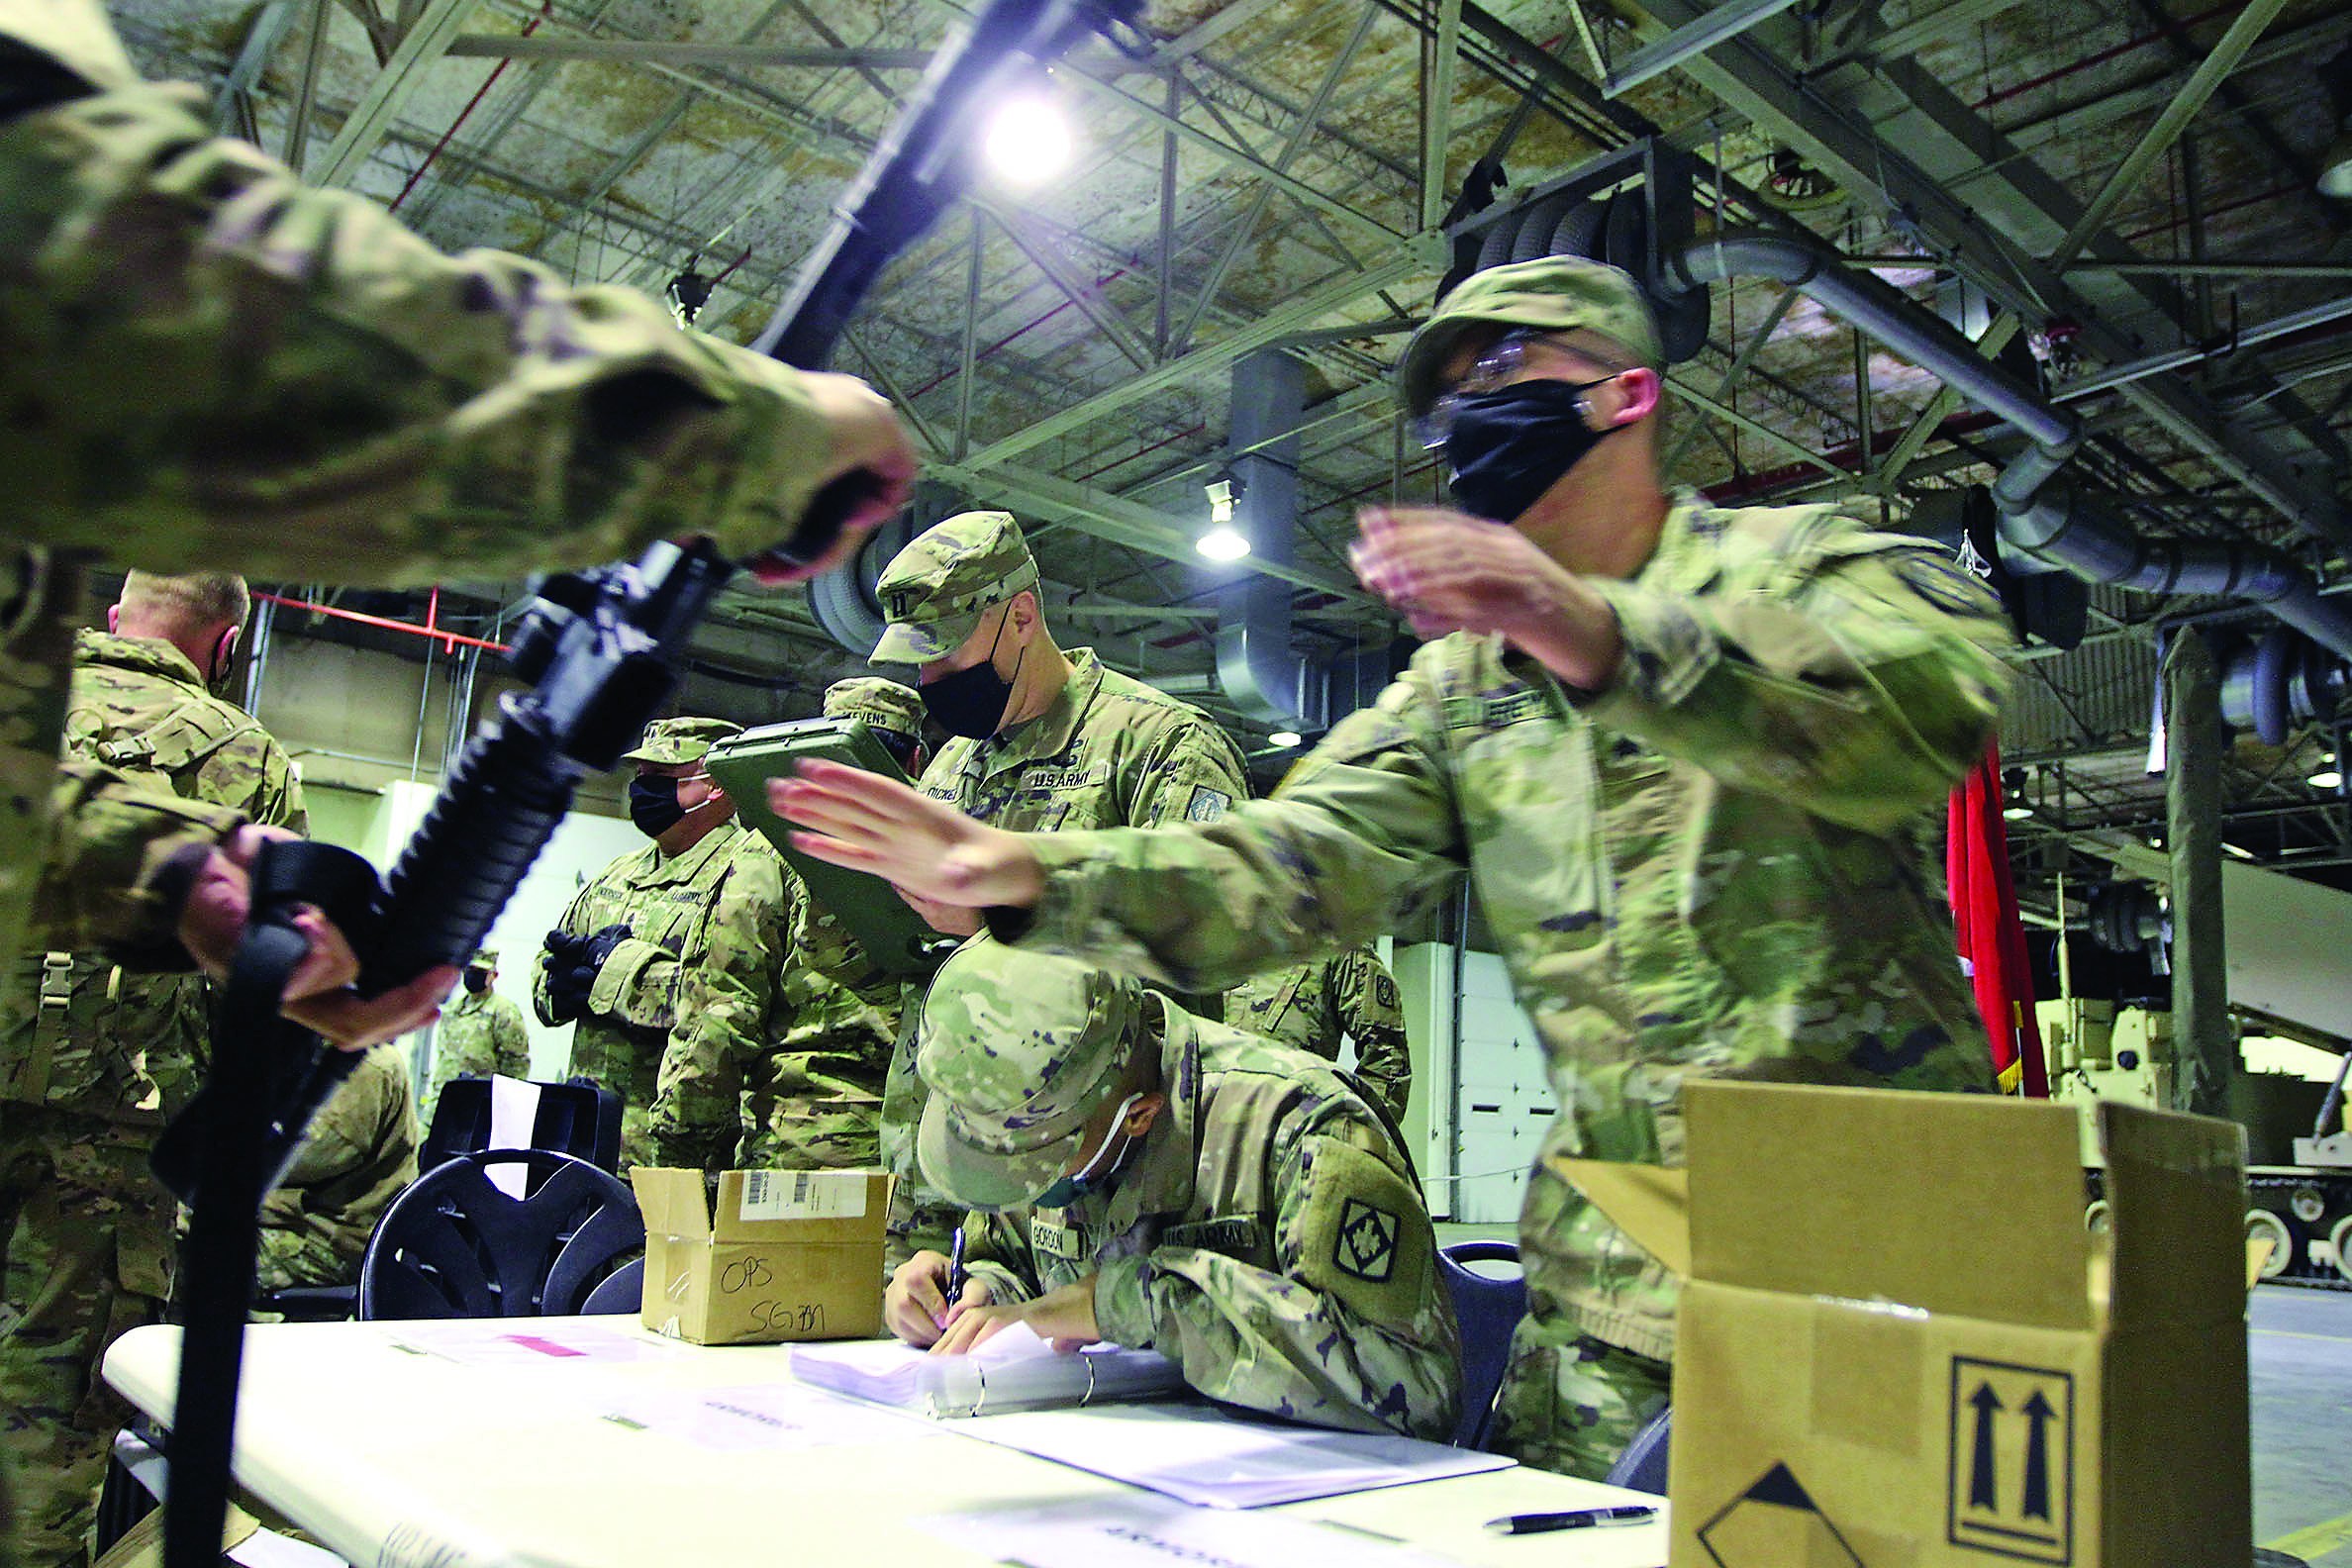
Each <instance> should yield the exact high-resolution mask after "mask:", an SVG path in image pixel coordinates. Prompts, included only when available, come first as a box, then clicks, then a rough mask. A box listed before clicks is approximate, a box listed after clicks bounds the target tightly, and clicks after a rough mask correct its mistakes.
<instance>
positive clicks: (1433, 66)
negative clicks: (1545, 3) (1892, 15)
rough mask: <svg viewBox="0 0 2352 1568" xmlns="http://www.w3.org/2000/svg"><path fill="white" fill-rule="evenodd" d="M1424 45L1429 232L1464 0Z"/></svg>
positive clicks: (1442, 8)
mask: <svg viewBox="0 0 2352 1568" xmlns="http://www.w3.org/2000/svg"><path fill="white" fill-rule="evenodd" d="M1784 3H1785V0H1784ZM1424 47H1425V48H1426V49H1428V51H1429V52H1428V53H1427V55H1426V56H1425V57H1426V58H1427V60H1428V62H1429V64H1428V74H1427V76H1426V78H1425V79H1424V81H1423V83H1422V87H1423V91H1422V95H1421V228H1422V229H1423V230H1424V231H1426V230H1430V229H1434V228H1436V227H1437V224H1438V221H1439V220H1440V219H1442V218H1443V217H1444V216H1445V149H1446V145H1447V144H1448V143H1449V142H1451V141H1452V140H1453V135H1452V133H1453V96H1454V63H1455V61H1456V60H1458V59H1459V58H1460V57H1461V52H1462V0H1437V31H1436V34H1435V35H1434V37H1433V38H1431V39H1428V40H1426V41H1425V43H1424Z"/></svg>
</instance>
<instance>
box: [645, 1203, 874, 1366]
mask: <svg viewBox="0 0 2352 1568" xmlns="http://www.w3.org/2000/svg"><path fill="white" fill-rule="evenodd" d="M629 1179H630V1182H631V1183H632V1185H634V1186H635V1187H636V1188H637V1207H638V1208H639V1209H640V1210H642V1211H643V1212H644V1216H645V1294H644V1307H643V1322H644V1324H645V1326H646V1327H648V1328H651V1329H653V1330H654V1331H655V1332H657V1333H664V1334H668V1335H669V1336H671V1337H672V1338H675V1339H691V1340H693V1341H694V1342H695V1343H696V1344H772V1343H774V1342H776V1341H778V1340H783V1339H862V1338H870V1337H872V1336H873V1335H875V1334H878V1333H880V1332H881V1331H882V1224H883V1221H884V1220H885V1219H886V1218H887V1217H888V1215H889V1213H890V1178H889V1176H887V1175H886V1174H884V1173H883V1172H881V1171H863V1170H838V1171H729V1172H727V1173H726V1174H725V1175H723V1176H721V1177H720V1178H719V1196H718V1200H717V1201H716V1203H714V1202H712V1201H711V1200H710V1199H709V1197H708V1196H707V1193H708V1188H707V1186H706V1184H705V1183H704V1180H703V1173H702V1172H701V1171H699V1170H662V1169H651V1168H648V1167H646V1166H642V1165H640V1166H638V1167H637V1169H636V1170H633V1171H631V1172H630V1173H629Z"/></svg>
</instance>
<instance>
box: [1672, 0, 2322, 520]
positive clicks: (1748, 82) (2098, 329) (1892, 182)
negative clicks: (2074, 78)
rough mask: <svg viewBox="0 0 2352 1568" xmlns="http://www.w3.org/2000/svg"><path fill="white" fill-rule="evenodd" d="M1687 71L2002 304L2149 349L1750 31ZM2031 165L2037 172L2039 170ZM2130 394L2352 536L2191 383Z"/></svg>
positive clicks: (1916, 96)
mask: <svg viewBox="0 0 2352 1568" xmlns="http://www.w3.org/2000/svg"><path fill="white" fill-rule="evenodd" d="M1647 9H1648V10H1649V12H1650V13H1651V14H1652V15H1653V16H1655V17H1657V18H1658V19H1659V20H1660V21H1661V22H1664V23H1668V24H1677V23H1681V22H1687V21H1690V20H1692V19H1693V18H1694V17H1696V16H1698V15H1700V14H1701V13H1700V12H1699V11H1698V8H1697V7H1696V6H1695V5H1693V4H1692V3H1691V0H1648V4H1647ZM1907 64H1908V62H1907ZM1684 68H1685V70H1686V71H1688V72H1689V73H1690V74H1691V75H1692V76H1693V77H1694V78H1695V79H1696V80H1698V81H1699V82H1700V84H1701V85H1702V86H1705V87H1706V88H1708V89H1709V90H1710V91H1711V92H1713V93H1714V94H1715V96H1716V97H1718V98H1720V99H1721V100H1722V101H1723V102H1724V103H1725V104H1726V105H1728V106H1729V107H1730V108H1731V109H1733V110H1734V111H1736V112H1738V113H1739V114H1742V115H1744V116H1746V117H1747V118H1748V120H1749V121H1750V122H1751V123H1753V124H1755V125H1756V126H1758V127H1759V128H1762V129H1764V130H1766V131H1768V132H1770V133H1774V134H1777V135H1779V136H1781V137H1782V138H1784V139H1785V140H1787V141H1788V142H1790V143H1791V144H1792V145H1793V146H1795V147H1798V148H1799V149H1800V150H1801V151H1802V152H1804V154H1805V155H1806V156H1807V158H1808V159H1810V160H1811V161H1813V163H1814V164H1816V165H1817V166H1819V167H1821V168H1823V169H1824V170H1826V171H1827V172H1828V173H1829V174H1830V175H1831V177H1833V178H1835V179H1837V180H1839V181H1840V182H1841V183H1843V184H1845V185H1846V186H1848V187H1849V188H1850V189H1855V190H1876V191H1879V192H1880V193H1882V195H1883V196H1884V197H1885V199H1886V200H1887V202H1888V203H1889V204H1890V205H1891V206H1894V207H1897V208H1901V209H1903V210H1905V211H1907V212H1909V213H1911V215H1912V216H1913V218H1914V220H1915V222H1916V224H1917V226H1918V228H1919V230H1920V231H1921V232H1922V233H1924V234H1925V235H1927V236H1929V237H1930V240H1931V243H1932V245H1934V247H1935V248H1937V249H1939V250H1941V251H1943V252H1945V253H1947V254H1948V255H1949V256H1950V257H1951V259H1952V261H1953V262H1954V264H1955V265H1956V266H1957V267H1958V268H1959V270H1961V271H1962V272H1963V273H1964V274H1966V275H1968V276H1970V277H1971V278H1972V279H1974V280H1975V281H1976V282H1977V283H1978V284H1979V285H1980V286H1981V287H1983V288H1984V289H1985V291H1986V292H1987V293H1988V294H1989V295H1991V296H1992V297H1993V298H1994V299H1995V301H1996V302H1998V303H2000V304H2002V305H2003V306H2005V307H2007V308H2009V309H2010V310H2015V311H2018V312H2019V313H2020V314H2023V315H2025V316H2027V317H2028V319H2033V320H2041V319H2045V318H2046V317H2048V316H2051V315H2058V314H2065V315H2071V316H2073V317H2075V318H2076V319H2077V320H2079V321H2081V322H2082V323H2083V325H2084V337H2085V339H2086V340H2087V343H2088V346H2089V347H2090V348H2091V349H2092V350H2093V351H2094V352H2095V353H2097V354H2099V355H2100V356H2101V357H2102V358H2105V359H2108V360H2112V361H2116V362H2121V361H2125V360H2129V359H2133V358H2137V357H2139V356H2140V354H2141V353H2142V352H2144V348H2143V347H2142V345H2140V344H2138V343H2134V342H2133V341H2132V340H2131V339H2130V338H2129V337H2128V336H2126V335H2125V334H2124V333H2123V332H2121V331H2119V330H2118V329H2117V328H2116V327H2115V326H2114V325H2113V324H2111V323H2109V322H2108V321H2107V320H2106V319H2105V317H2104V316H2103V314H2102V312H2101V311H2100V310H2099V309H2098V308H2096V307H2095V306H2094V305H2092V304H2091V303H2090V302H2089V301H2087V300H2084V299H2083V298H2082V297H2080V296H2079V295H2078V294H2076V293H2075V291H2074V290H2073V289H2071V288H2070V287H2069V286H2068V285H2067V282H2066V279H2065V277H2064V276H2063V275H2061V274H2060V273H2059V272H2058V271H2057V270H2056V269H2054V268H2052V267H2049V266H2047V265H2045V264H2044V263H2042V262H2041V261H2040V260H2039V259H2038V258H2037V257H2036V256H2034V255H2032V254H2029V253H2027V252H2026V251H2025V250H2024V249H2022V248H2021V247H2020V246H2019V245H2017V244H2016V243H2015V242H2014V241H2013V240H2012V239H2010V238H2009V237H2007V236H2003V235H2000V234H1997V233H1996V232H1995V231H1993V230H1992V229H1990V228H1988V227H1987V226H1986V224H1985V223H1984V221H1983V219H1982V218H1981V216H1980V215H1979V213H1978V211H1977V210H1976V208H1975V206H1974V205H1972V204H1971V203H1969V202H1967V201H1965V200H1963V199H1962V198H1961V197H1959V196H1957V195H1955V194H1953V192H1952V191H1951V189H1950V188H1949V182H1948V181H1947V180H1940V179H1937V178H1933V177H1930V176H1929V175H1928V174H1927V173H1926V172H1925V171H1924V170H1922V169H1921V168H1920V167H1919V166H1918V165H1917V164H1916V163H1914V162H1913V161H1912V160H1911V158H1909V157H1907V156H1906V155H1905V154H1904V153H1903V152H1902V151H1901V150H1899V149H1898V148H1896V147H1890V146H1889V145H1887V143H1886V142H1884V141H1883V140H1882V139H1880V138H1879V137H1877V136H1875V135H1873V134H1872V133H1871V132H1869V131H1868V130H1866V129H1864V128H1862V127H1859V126H1857V125H1855V124H1854V123H1853V122H1852V121H1851V120H1849V119H1848V118H1847V112H1846V110H1845V109H1844V108H1843V107H1842V106H1840V105H1837V104H1835V103H1833V102H1832V101H1831V100H1830V99H1828V98H1827V97H1826V96H1825V95H1824V91H1823V88H1822V85H1821V84H1820V83H1818V82H1816V81H1813V80H1811V79H1809V80H1807V81H1805V82H1802V83H1801V82H1799V81H1797V80H1795V79H1794V78H1792V77H1791V76H1790V75H1789V73H1788V70H1787V68H1786V67H1785V66H1784V65H1783V64H1782V63H1781V62H1780V61H1778V60H1777V59H1775V58H1774V57H1773V56H1772V55H1771V54H1769V53H1768V52H1767V51H1765V50H1764V49H1762V47H1761V46H1759V45H1758V43H1757V42H1756V40H1755V39H1754V38H1753V37H1746V38H1739V39H1734V40H1732V41H1731V42H1730V43H1729V44H1727V45H1725V46H1723V47H1722V48H1721V49H1717V50H1715V52H1713V53H1711V54H1706V55H1702V56H1700V57H1699V58H1697V59H1694V60H1691V61H1690V62H1688V63H1687V64H1686V66H1685V67H1684ZM1896 75H1900V77H1901V79H1902V86H1903V90H1904V91H1905V92H1906V93H1907V94H1910V95H1911V96H1912V98H1913V100H1914V103H1915V104H1916V105H1918V106H1920V107H1923V108H1924V107H1927V106H1929V105H1934V106H1936V107H1939V108H1941V107H1947V106H1948V105H1958V100H1957V99H1956V98H1953V97H1952V95H1951V93H1950V92H1949V90H1948V89H1945V88H1943V87H1942V86H1941V85H1940V84H1938V83H1935V82H1933V81H1932V80H1930V79H1928V78H1926V76H1925V73H1924V72H1920V71H1917V70H1915V69H1907V70H1904V71H1901V72H1895V73H1893V74H1891V77H1890V79H1894V78H1895V76H1896ZM1958 108H1959V112H1960V116H1961V117H1962V123H1961V124H1959V125H1958V127H1957V129H1958V130H1959V131H1961V132H1964V133H1965V134H1966V138H1967V141H1968V142H1969V144H1970V146H1971V147H1972V150H1974V151H1975V152H1976V153H1977V155H1979V156H1980V157H1988V158H1989V157H1991V156H1995V155H1999V154H2001V153H2002V152H2004V151H2006V150H2007V149H2006V147H2004V145H2003V143H2002V138H2001V137H2000V136H1999V134H1998V133H1996V132H1995V131H1993V130H1992V128H1991V127H1989V126H1987V125H1985V124H1984V122H1983V121H1982V120H1980V119H1978V118H1977V117H1976V116H1975V115H1974V114H1973V112H1970V111H1968V110H1967V109H1966V106H1965V105H1958ZM2035 172H2036V173H2039V170H2038V168H2037V169H2035ZM2042 178H2043V179H2044V180H2046V179H2047V176H2046V175H2043V176H2042ZM2051 183H2052V184H2053V185H2054V182H2051ZM2042 205H2044V206H2045V207H2047V206H2049V205H2050V204H2049V203H2046V202H2045V203H2043V204H2042ZM2069 205H2071V204H2069ZM2079 212H2080V209H2079V208H2074V209H2073V210H2070V211H2060V212H2044V214H2043V216H2044V218H2045V219H2046V220H2047V221H2049V222H2050V224H2051V227H2052V229H2053V230H2055V231H2063V229H2064V228H2065V227H2066V226H2067V225H2068V223H2069V221H2070V220H2071V219H2073V218H2075V217H2077V216H2079ZM2125 395H2126V396H2127V397H2131V398H2132V399H2133V400H2134V402H2135V403H2136V404H2138V406H2140V407H2141V408H2142V409H2143V410H2144V411H2145V412H2146V413H2147V414H2148V415H2149V416H2150V417H2151V418H2153V419H2155V420H2156V421H2157V422H2158V423H2159V424H2161V425H2162V426H2163V427H2164V428H2165V429H2167V430H2168V431H2170V432H2172V433H2173V434H2174V435H2175V436H2177V437H2179V438H2180V439H2181V440H2182V441H2186V442H2187V443H2189V444H2190V445H2191V446H2193V447H2194V448H2195V449H2196V450H2198V451H2199V452H2200V453H2201V454H2202V455H2204V456H2205V458H2206V459H2207V460H2208V461H2209V462H2211V463H2212V464H2213V466H2214V467H2216V468H2218V469H2219V470H2221V471H2222V472H2223V473H2226V474H2228V475H2229V476H2230V477H2231V478H2232V479H2234V480H2236V481H2237V482H2239V483H2241V484H2246V485H2247V487H2248V488H2249V489H2252V490H2254V491H2255V493H2257V494H2259V495H2261V496H2262V497H2263V498H2264V499H2265V500H2266V501H2267V502H2268V503H2269V504H2270V505H2271V506H2272V507H2273V508H2274V509H2275V510H2277V511H2278V512H2280V513H2281V515H2283V516H2285V517H2287V518H2289V519H2290V520H2291V521H2293V522H2294V523H2295V524H2296V525H2297V526H2298V527H2299V528H2302V529H2304V530H2305V531H2307V532H2309V533H2313V534H2317V535H2320V536H2322V537H2325V538H2329V539H2339V540H2346V539H2352V526H2348V525H2347V523H2346V520H2345V519H2344V518H2343V516H2342V510H2341V508H2340V507H2338V506H2337V505H2336V504H2335V503H2334V501H2333V500H2332V498H2328V497H2324V496H2318V497H2314V496H2309V495H2305V494H2304V493H2303V487H2302V485H2301V484H2300V482H2299V481H2298V480H2296V479H2295V478H2294V477H2293V476H2292V475H2290V474H2288V473H2286V472H2285V471H2284V469H2283V465H2282V464H2280V462H2279V459H2278V457H2277V455H2276V454H2275V453H2271V452H2254V453H2245V452H2241V451H2239V450H2237V449H2235V446H2234V443H2233V441H2231V439H2230V437H2229V436H2228V435H2227V434H2225V432H2224V428H2223V425H2222V422H2221V420H2220V418H2219V416H2218V415H2217V414H2216V413H2215V411H2214V410H2212V409H2211V407H2210V406H2209V405H2207V404H2205V400H2204V399H2203V398H2202V397H2200V396H2198V395H2197V394H2196V393H2195V392H2194V391H2193V390H2192V389H2190V388H2188V387H2184V386H2178V385H2174V384H2172V383H2157V384H2149V383H2134V384H2133V385H2132V386H2131V387H2130V388H2129V389H2128V390H2127V391H2126V393H2125Z"/></svg>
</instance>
